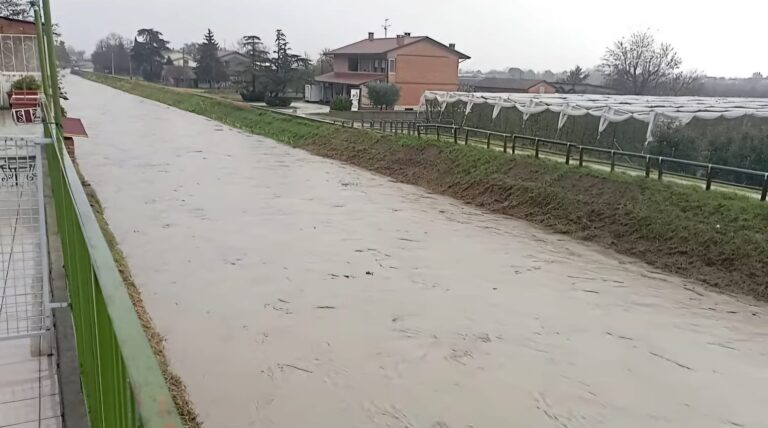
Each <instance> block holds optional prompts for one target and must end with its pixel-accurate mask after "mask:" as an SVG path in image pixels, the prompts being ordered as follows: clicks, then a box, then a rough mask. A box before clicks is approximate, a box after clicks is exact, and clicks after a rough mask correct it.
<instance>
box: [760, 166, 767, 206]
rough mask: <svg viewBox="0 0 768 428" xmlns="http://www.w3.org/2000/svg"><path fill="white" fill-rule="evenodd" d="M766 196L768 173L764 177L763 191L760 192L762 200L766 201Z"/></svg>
mask: <svg viewBox="0 0 768 428" xmlns="http://www.w3.org/2000/svg"><path fill="white" fill-rule="evenodd" d="M766 197H768V173H766V174H765V177H763V191H762V192H761V193H760V200H761V201H763V202H765V199H766Z"/></svg>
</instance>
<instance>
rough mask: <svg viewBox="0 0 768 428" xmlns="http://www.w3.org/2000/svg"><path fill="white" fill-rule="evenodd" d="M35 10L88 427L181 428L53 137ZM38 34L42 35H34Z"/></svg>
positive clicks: (47, 32) (55, 99)
mask: <svg viewBox="0 0 768 428" xmlns="http://www.w3.org/2000/svg"><path fill="white" fill-rule="evenodd" d="M42 5H43V16H42V17H41V15H40V11H39V10H35V21H36V24H37V28H38V48H39V53H40V71H41V79H42V83H43V91H44V93H45V101H44V102H43V106H42V110H43V121H44V123H45V130H46V136H48V137H50V138H52V139H53V141H54V144H47V145H46V159H47V161H48V163H47V166H48V171H49V175H50V182H51V193H52V195H53V199H54V205H55V208H56V220H57V224H58V228H59V233H60V235H61V242H62V247H63V252H64V270H65V271H66V277H67V285H68V290H69V296H70V304H71V308H72V316H73V320H74V326H75V335H76V339H77V351H78V358H79V360H80V370H81V384H82V389H83V394H84V396H85V402H86V407H87V409H88V416H89V419H90V423H91V426H92V427H104V428H115V427H147V428H149V427H153V428H154V427H157V428H171V427H181V426H182V423H181V419H180V418H179V415H178V413H177V411H176V408H175V406H174V403H173V400H172V398H171V395H170V393H169V392H168V387H167V385H166V383H165V380H164V378H163V374H162V372H161V370H160V367H159V365H158V363H157V360H156V358H155V355H154V353H153V352H152V349H151V347H150V345H149V342H148V341H147V338H146V335H145V334H144V330H143V329H142V326H141V323H140V322H139V319H138V316H137V315H136V311H135V309H134V307H133V304H132V302H131V299H130V297H129V296H128V292H127V290H126V287H125V283H124V282H123V280H122V277H121V276H120V273H119V271H118V269H117V265H116V264H115V261H114V259H113V257H112V253H111V251H110V248H109V246H108V245H107V241H106V239H105V238H104V235H103V234H102V232H101V229H100V227H99V223H98V222H97V220H96V216H95V214H94V212H93V210H92V209H91V205H90V203H89V201H88V197H87V195H86V193H85V190H84V189H83V186H82V184H81V182H80V179H79V176H78V173H77V170H76V169H75V166H74V164H73V163H72V160H71V159H70V158H69V156H68V155H67V153H66V151H65V149H64V144H63V138H62V134H61V107H60V104H59V93H58V85H57V82H58V74H57V73H58V71H57V65H56V59H55V56H54V54H53V52H54V49H53V47H54V40H53V34H52V31H51V26H50V25H47V23H50V22H53V21H52V20H51V11H50V0H43V2H42ZM41 36H42V37H41ZM64 417H65V418H66V415H64Z"/></svg>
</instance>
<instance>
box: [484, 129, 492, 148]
mask: <svg viewBox="0 0 768 428" xmlns="http://www.w3.org/2000/svg"><path fill="white" fill-rule="evenodd" d="M485 148H486V149H490V148H491V133H490V132H489V133H488V137H486V139H485Z"/></svg>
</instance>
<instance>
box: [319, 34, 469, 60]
mask: <svg viewBox="0 0 768 428" xmlns="http://www.w3.org/2000/svg"><path fill="white" fill-rule="evenodd" d="M422 40H429V41H431V42H433V43H435V44H437V45H439V46H442V47H443V48H445V49H447V50H451V51H453V52H456V54H457V55H458V56H459V58H462V59H469V56H467V55H465V54H463V53H461V52H459V51H457V50H455V49H451V48H450V47H448V46H446V45H444V44H442V43H440V42H438V41H437V40H435V39H433V38H431V37H427V36H414V37H410V36H409V37H403V44H402V45H398V44H397V37H387V38H378V39H373V40H370V39H363V40H360V41H359V42H355V43H352V44H350V45H346V46H342V47H340V48H338V49H334V50H332V51H330V52H329V54H331V55H335V54H359V55H365V54H369V55H375V54H383V53H387V52H389V51H393V50H395V49H399V48H402V47H403V46H408V45H411V44H413V43H416V42H420V41H422Z"/></svg>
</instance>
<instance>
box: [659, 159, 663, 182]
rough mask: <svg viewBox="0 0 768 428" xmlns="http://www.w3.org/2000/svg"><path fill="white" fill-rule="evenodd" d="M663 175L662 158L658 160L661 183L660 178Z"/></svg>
mask: <svg viewBox="0 0 768 428" xmlns="http://www.w3.org/2000/svg"><path fill="white" fill-rule="evenodd" d="M662 175H664V158H662V157H660V158H659V181H661V176H662Z"/></svg>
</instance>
